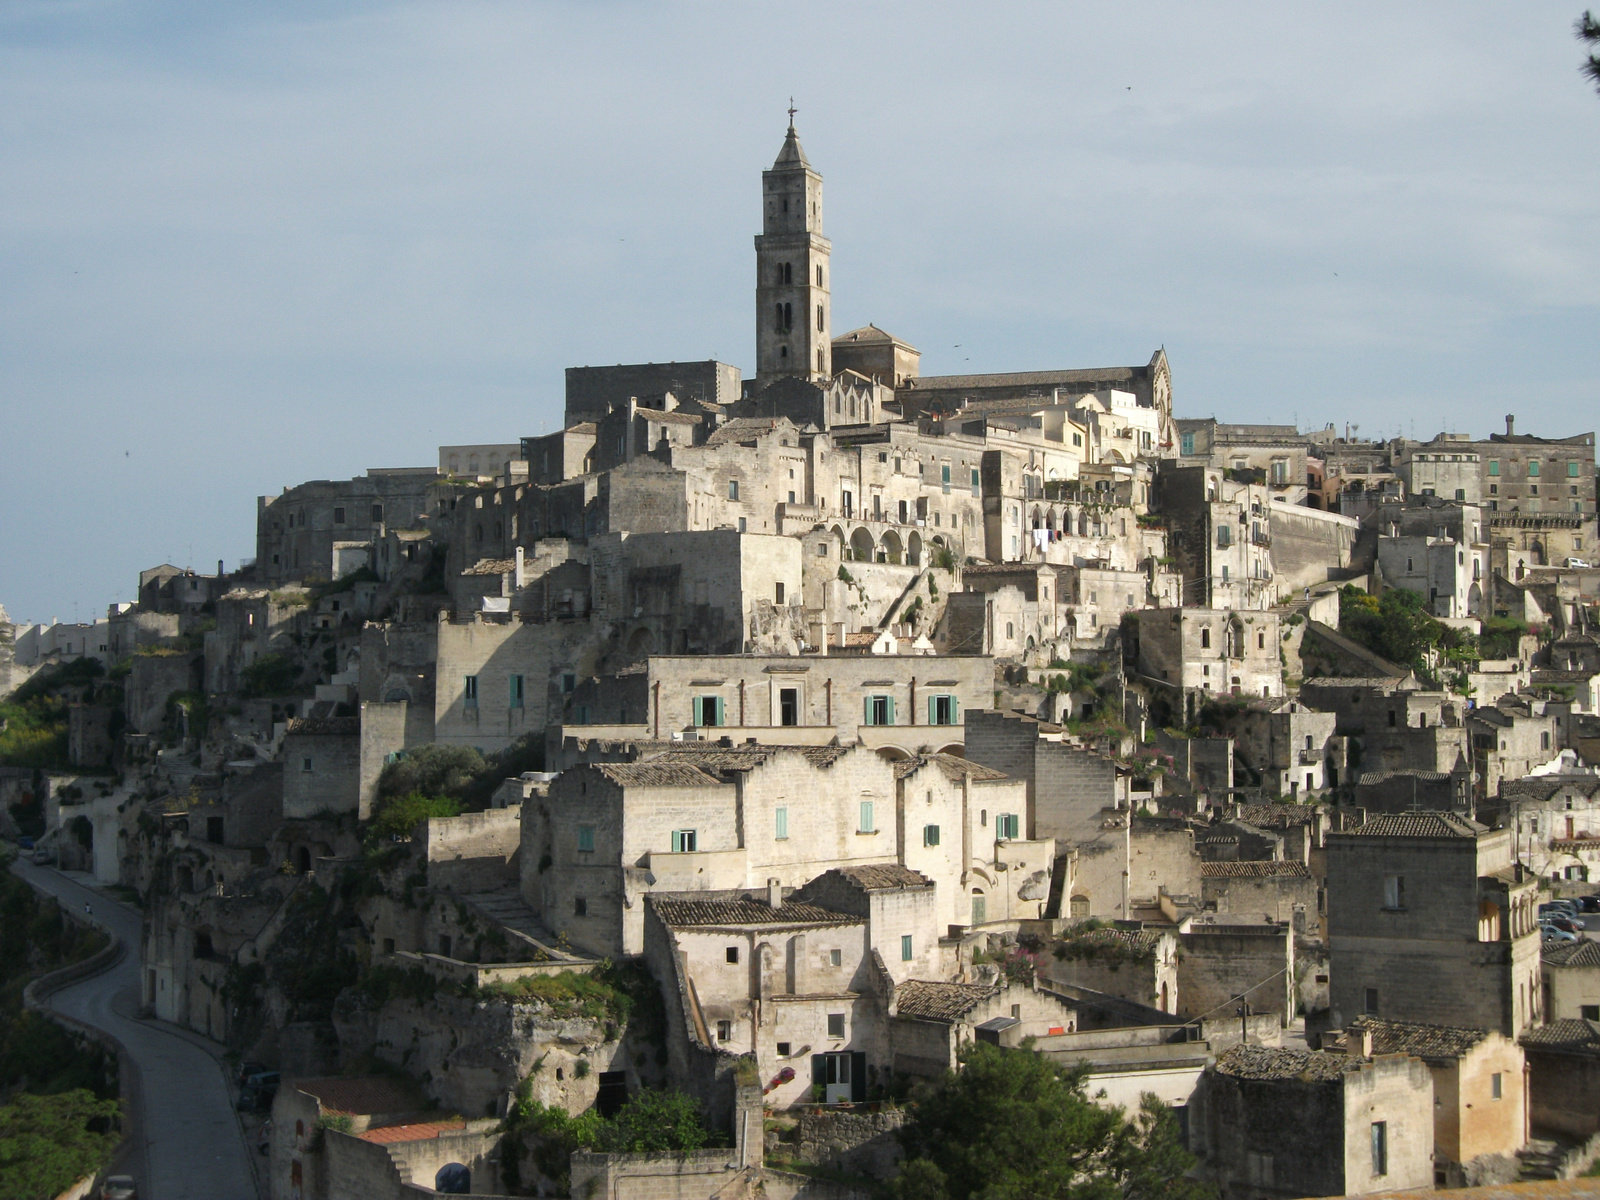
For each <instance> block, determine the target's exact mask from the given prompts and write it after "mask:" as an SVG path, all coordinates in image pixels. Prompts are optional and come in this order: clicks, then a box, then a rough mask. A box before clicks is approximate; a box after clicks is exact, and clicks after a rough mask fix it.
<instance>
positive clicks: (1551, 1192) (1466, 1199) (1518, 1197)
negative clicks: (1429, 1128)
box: [1362, 1175, 1600, 1200]
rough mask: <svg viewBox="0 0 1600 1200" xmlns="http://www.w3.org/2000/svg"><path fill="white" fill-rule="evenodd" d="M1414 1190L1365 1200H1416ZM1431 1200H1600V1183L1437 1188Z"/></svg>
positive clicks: (1373, 1195)
mask: <svg viewBox="0 0 1600 1200" xmlns="http://www.w3.org/2000/svg"><path fill="white" fill-rule="evenodd" d="M1418 1195H1419V1193H1418V1192H1417V1191H1415V1190H1414V1189H1413V1190H1409V1191H1407V1190H1401V1191H1394V1192H1367V1193H1365V1194H1364V1195H1363V1196H1362V1200H1417V1197H1418ZM1426 1195H1427V1197H1428V1200H1600V1179H1586V1178H1584V1177H1583V1176H1581V1175H1580V1176H1579V1177H1578V1178H1576V1179H1538V1180H1534V1181H1532V1182H1529V1183H1490V1184H1483V1185H1481V1186H1479V1187H1472V1188H1437V1189H1434V1190H1431V1191H1428V1192H1427V1193H1426Z"/></svg>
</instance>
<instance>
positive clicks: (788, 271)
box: [783, 263, 794, 283]
mask: <svg viewBox="0 0 1600 1200" xmlns="http://www.w3.org/2000/svg"><path fill="white" fill-rule="evenodd" d="M783 281H784V282H785V283H793V282H794V264H793V263H784V264H783Z"/></svg>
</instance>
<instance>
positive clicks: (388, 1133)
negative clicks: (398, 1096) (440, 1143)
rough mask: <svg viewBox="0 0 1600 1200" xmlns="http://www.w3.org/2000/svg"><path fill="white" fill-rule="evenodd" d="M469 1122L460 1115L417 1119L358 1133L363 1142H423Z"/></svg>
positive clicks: (387, 1144) (387, 1143) (464, 1125)
mask: <svg viewBox="0 0 1600 1200" xmlns="http://www.w3.org/2000/svg"><path fill="white" fill-rule="evenodd" d="M466 1127H467V1123H466V1122H465V1121H463V1120H462V1119H461V1118H460V1117H456V1118H455V1119H453V1120H449V1121H417V1122H415V1123H413V1124H410V1125H382V1126H379V1127H378V1128H377V1129H369V1130H367V1131H366V1132H365V1133H360V1134H357V1135H356V1136H357V1137H359V1138H360V1139H361V1140H362V1141H363V1142H376V1143H377V1144H379V1145H380V1146H389V1145H393V1144H395V1143H396V1142H421V1141H425V1140H426V1139H428V1138H436V1137H438V1136H439V1135H440V1134H441V1133H455V1132H456V1131H457V1130H460V1129H465V1128H466Z"/></svg>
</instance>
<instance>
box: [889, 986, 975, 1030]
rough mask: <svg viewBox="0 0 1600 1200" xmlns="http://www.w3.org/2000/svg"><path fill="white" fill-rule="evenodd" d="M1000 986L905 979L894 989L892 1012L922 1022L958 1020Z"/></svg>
mask: <svg viewBox="0 0 1600 1200" xmlns="http://www.w3.org/2000/svg"><path fill="white" fill-rule="evenodd" d="M999 994H1000V989H999V988H997V987H993V986H990V985H988V984H982V983H935V982H933V981H931V980H927V979H908V980H906V981H905V982H904V983H901V984H896V985H895V989H894V999H895V1012H896V1013H897V1014H898V1015H899V1016H902V1017H916V1018H918V1019H919V1020H923V1021H959V1020H960V1019H961V1018H962V1017H964V1016H966V1015H967V1014H968V1013H970V1012H971V1011H972V1010H973V1009H975V1008H977V1007H978V1005H980V1004H982V1003H983V1002H984V1001H985V1000H989V999H992V998H993V997H995V996H998V995H999Z"/></svg>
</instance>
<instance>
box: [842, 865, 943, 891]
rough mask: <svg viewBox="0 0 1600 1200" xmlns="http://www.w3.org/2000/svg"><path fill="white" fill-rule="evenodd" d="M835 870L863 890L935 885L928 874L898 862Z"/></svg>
mask: <svg viewBox="0 0 1600 1200" xmlns="http://www.w3.org/2000/svg"><path fill="white" fill-rule="evenodd" d="M834 870H835V871H837V872H838V873H839V874H840V875H842V876H844V877H845V878H846V879H848V880H850V881H851V882H852V883H854V884H855V885H856V886H857V887H859V888H861V889H862V890H863V891H868V892H887V891H892V890H894V889H895V888H923V887H932V886H933V881H932V880H931V879H929V878H928V877H927V876H926V875H922V874H920V873H918V872H916V871H913V870H912V869H911V868H910V867H902V866H900V865H899V864H898V863H875V864H872V865H869V866H863V867H835V868H834Z"/></svg>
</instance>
